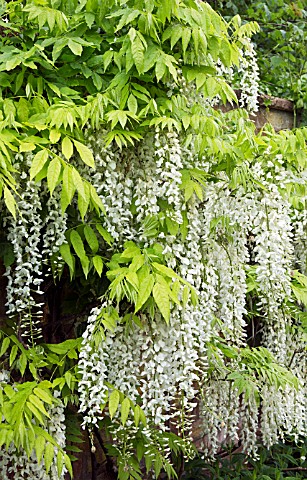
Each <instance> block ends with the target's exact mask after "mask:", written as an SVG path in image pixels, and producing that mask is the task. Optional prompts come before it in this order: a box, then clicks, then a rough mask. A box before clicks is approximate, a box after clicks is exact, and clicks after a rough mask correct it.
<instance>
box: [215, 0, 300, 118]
mask: <svg viewBox="0 0 307 480" xmlns="http://www.w3.org/2000/svg"><path fill="white" fill-rule="evenodd" d="M210 3H211V4H212V5H213V6H214V7H215V8H216V9H217V10H218V11H219V12H220V13H221V14H222V15H224V16H226V17H227V18H231V17H232V16H233V15H237V14H239V15H240V16H241V18H242V19H243V21H250V20H251V19H252V20H254V21H257V22H258V24H259V25H260V31H259V33H258V34H257V35H256V36H255V37H254V39H253V41H254V42H255V44H256V49H257V56H258V63H259V68H260V79H261V86H260V88H261V90H262V92H263V93H267V94H269V95H273V96H277V97H284V98H287V99H289V100H293V101H294V103H295V106H296V108H297V109H306V106H307V57H306V42H307V33H306V31H307V28H306V27H307V10H306V3H305V2H303V1H297V2H292V1H290V0H287V1H283V0H268V1H256V2H253V1H249V0H239V1H231V0H230V1H227V2H225V1H215V2H210ZM303 121H305V117H303Z"/></svg>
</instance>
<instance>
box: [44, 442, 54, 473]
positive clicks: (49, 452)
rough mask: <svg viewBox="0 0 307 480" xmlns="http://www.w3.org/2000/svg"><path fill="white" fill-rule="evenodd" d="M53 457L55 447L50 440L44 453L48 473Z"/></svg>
mask: <svg viewBox="0 0 307 480" xmlns="http://www.w3.org/2000/svg"><path fill="white" fill-rule="evenodd" d="M53 457H54V447H53V445H51V443H49V442H48V443H47V444H46V447H45V453H44V460H45V469H46V472H47V473H48V472H49V470H50V468H51V465H52V462H53Z"/></svg>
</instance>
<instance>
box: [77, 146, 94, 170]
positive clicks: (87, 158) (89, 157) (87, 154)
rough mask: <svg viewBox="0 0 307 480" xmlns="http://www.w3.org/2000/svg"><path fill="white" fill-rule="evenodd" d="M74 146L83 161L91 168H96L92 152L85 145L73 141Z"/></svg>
mask: <svg viewBox="0 0 307 480" xmlns="http://www.w3.org/2000/svg"><path fill="white" fill-rule="evenodd" d="M73 142H74V145H75V147H76V149H77V152H78V153H79V155H80V157H81V160H82V161H83V162H84V163H85V164H86V165H88V166H89V167H92V168H95V161H94V157H93V154H92V152H91V151H90V149H89V148H88V147H86V146H85V145H83V143H81V142H78V141H77V140H75V139H73Z"/></svg>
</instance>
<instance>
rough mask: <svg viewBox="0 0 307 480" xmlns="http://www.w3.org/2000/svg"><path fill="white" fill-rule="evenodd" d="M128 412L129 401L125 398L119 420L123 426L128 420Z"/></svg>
mask: <svg viewBox="0 0 307 480" xmlns="http://www.w3.org/2000/svg"><path fill="white" fill-rule="evenodd" d="M129 412H130V400H129V398H127V397H126V398H125V399H124V401H123V403H122V405H121V409H120V418H121V422H122V424H123V425H125V423H126V421H127V419H128V415H129Z"/></svg>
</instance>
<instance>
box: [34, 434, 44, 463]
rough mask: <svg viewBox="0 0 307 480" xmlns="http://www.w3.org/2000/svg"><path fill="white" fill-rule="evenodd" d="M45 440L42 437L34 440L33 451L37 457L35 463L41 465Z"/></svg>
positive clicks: (39, 436)
mask: <svg viewBox="0 0 307 480" xmlns="http://www.w3.org/2000/svg"><path fill="white" fill-rule="evenodd" d="M45 444H46V440H45V438H44V437H43V436H42V435H37V436H36V438H35V444H34V449H35V453H36V457H37V462H38V463H41V460H42V457H43V452H44V449H45Z"/></svg>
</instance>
